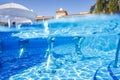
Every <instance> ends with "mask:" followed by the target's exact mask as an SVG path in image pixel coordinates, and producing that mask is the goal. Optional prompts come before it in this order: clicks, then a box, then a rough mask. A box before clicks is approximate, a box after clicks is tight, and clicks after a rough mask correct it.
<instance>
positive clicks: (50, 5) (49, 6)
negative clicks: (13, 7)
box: [0, 0, 96, 16]
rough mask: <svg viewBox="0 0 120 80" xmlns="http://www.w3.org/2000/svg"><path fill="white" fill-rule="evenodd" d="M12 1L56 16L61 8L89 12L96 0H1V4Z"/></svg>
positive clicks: (44, 14) (46, 14) (35, 10)
mask: <svg viewBox="0 0 120 80" xmlns="http://www.w3.org/2000/svg"><path fill="white" fill-rule="evenodd" d="M11 2H12V3H18V4H21V5H23V6H25V7H27V8H29V9H32V10H33V11H34V12H35V13H37V15H40V16H55V14H56V10H59V9H60V8H63V9H65V10H67V12H68V14H79V13H80V12H87V11H89V9H90V6H92V5H93V4H95V2H96V0H0V5H1V4H5V3H11Z"/></svg>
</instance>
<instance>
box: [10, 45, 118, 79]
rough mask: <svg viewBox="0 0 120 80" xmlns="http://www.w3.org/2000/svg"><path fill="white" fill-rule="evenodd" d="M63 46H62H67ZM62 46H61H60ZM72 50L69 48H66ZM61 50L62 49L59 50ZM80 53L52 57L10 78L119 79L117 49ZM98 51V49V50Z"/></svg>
mask: <svg viewBox="0 0 120 80" xmlns="http://www.w3.org/2000/svg"><path fill="white" fill-rule="evenodd" d="M65 47H66V46H62V47H61V48H63V49H64V48H65ZM59 48H60V47H59ZM66 49H67V50H68V51H70V50H69V49H70V48H69V49H68V48H66ZM59 52H60V51H59ZM86 52H89V54H90V53H91V54H90V55H89V54H85V58H84V59H81V56H80V55H77V56H76V55H74V54H73V55H71V54H67V55H64V56H63V57H62V58H51V59H50V61H49V65H47V60H46V61H45V62H43V63H40V64H37V65H35V66H33V67H31V68H29V69H27V70H24V71H22V72H20V73H18V74H16V75H13V76H11V77H10V78H9V80H119V79H120V67H118V68H114V67H113V64H114V54H113V53H115V50H113V51H110V52H103V51H101V52H100V51H99V52H98V54H96V55H95V53H94V52H92V51H90V49H89V51H86ZM96 52H97V51H96Z"/></svg>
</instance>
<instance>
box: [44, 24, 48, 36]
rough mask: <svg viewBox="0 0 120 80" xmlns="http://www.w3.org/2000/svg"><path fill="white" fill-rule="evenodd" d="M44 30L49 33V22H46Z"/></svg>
mask: <svg viewBox="0 0 120 80" xmlns="http://www.w3.org/2000/svg"><path fill="white" fill-rule="evenodd" d="M44 31H45V33H46V34H47V35H48V34H49V28H48V22H44Z"/></svg>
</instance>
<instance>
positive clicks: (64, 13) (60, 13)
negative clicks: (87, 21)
mask: <svg viewBox="0 0 120 80" xmlns="http://www.w3.org/2000/svg"><path fill="white" fill-rule="evenodd" d="M67 15H68V13H67V11H66V10H64V9H62V8H60V9H59V10H57V11H56V18H60V17H63V16H67Z"/></svg>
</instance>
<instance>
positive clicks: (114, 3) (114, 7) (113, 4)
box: [108, 0, 119, 14]
mask: <svg viewBox="0 0 120 80" xmlns="http://www.w3.org/2000/svg"><path fill="white" fill-rule="evenodd" d="M108 8H109V12H110V13H111V14H113V13H117V12H118V11H119V8H118V0H109V2H108Z"/></svg>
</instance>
